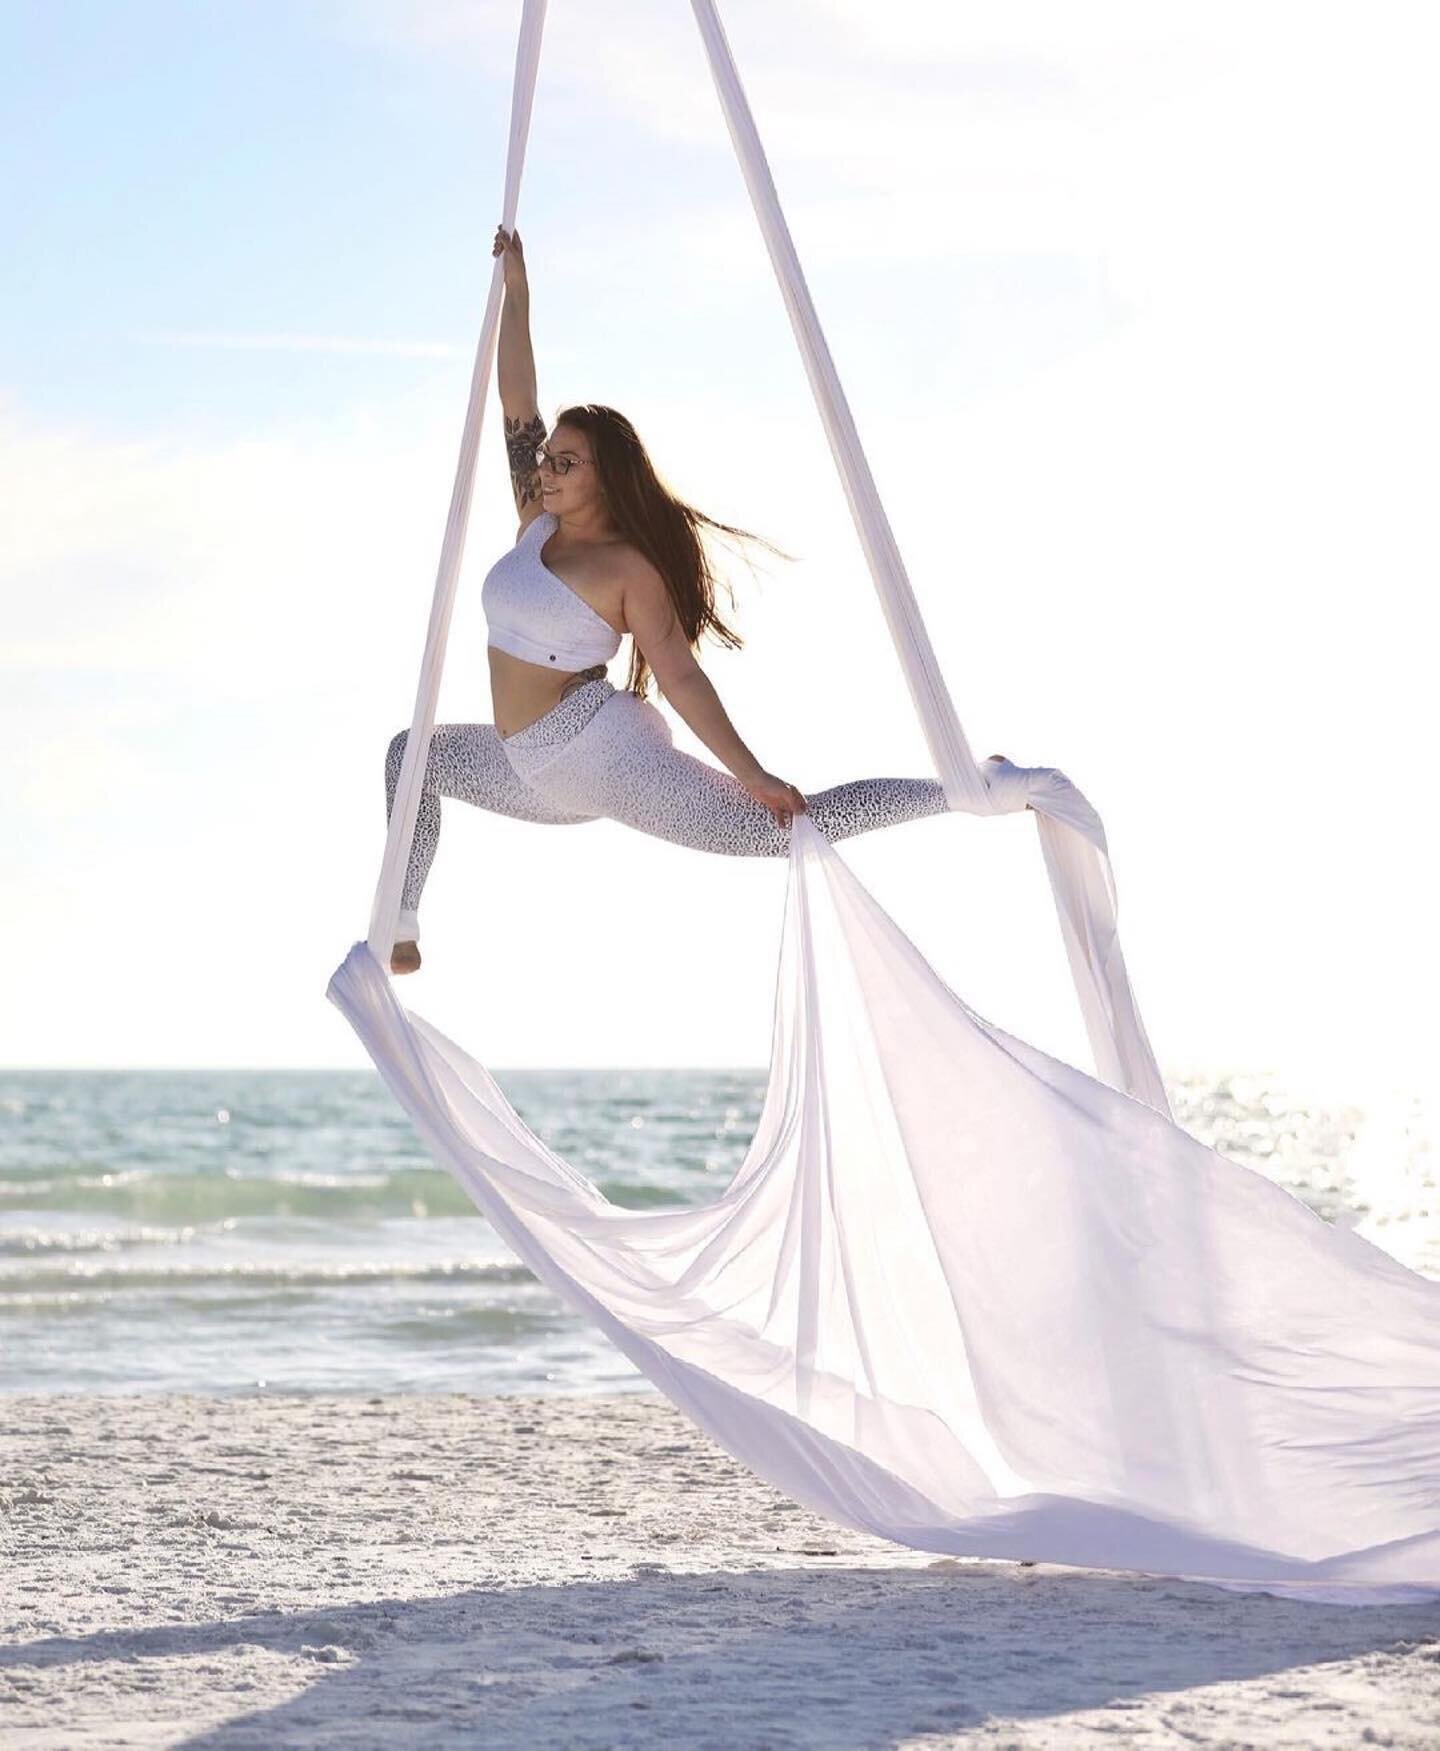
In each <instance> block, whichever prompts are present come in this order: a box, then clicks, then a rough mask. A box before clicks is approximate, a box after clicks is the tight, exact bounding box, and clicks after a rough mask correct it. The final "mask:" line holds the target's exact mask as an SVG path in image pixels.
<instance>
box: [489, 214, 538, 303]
mask: <svg viewBox="0 0 1440 1751" xmlns="http://www.w3.org/2000/svg"><path fill="white" fill-rule="evenodd" d="M501 253H503V254H504V256H505V290H506V291H507V292H524V291H528V290H529V285H530V282H529V279H528V278H527V276H526V273H525V245H524V244H523V243H521V241H520V233H519V232H518V231H507V230H506V229H505V227H504V226H503V225H497V226H496V227H495V242H494V245H493V246H492V248H491V250H490V254H491V255H492V256H496V255H500V254H501Z"/></svg>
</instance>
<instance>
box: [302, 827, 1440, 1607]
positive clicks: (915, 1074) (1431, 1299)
mask: <svg viewBox="0 0 1440 1751" xmlns="http://www.w3.org/2000/svg"><path fill="white" fill-rule="evenodd" d="M329 995H330V996H331V998H332V999H333V1000H334V1001H335V1002H336V1003H337V1004H338V1005H339V1007H340V1008H341V1009H342V1010H343V1011H344V1013H345V1014H346V1016H347V1017H348V1019H349V1020H350V1022H351V1023H352V1025H353V1026H354V1027H355V1029H356V1031H357V1032H358V1033H359V1035H360V1037H361V1039H362V1040H363V1041H364V1043H365V1045H366V1047H367V1049H368V1050H369V1052H370V1055H371V1056H372V1058H373V1059H374V1060H375V1063H376V1064H377V1066H378V1067H379V1069H380V1072H381V1074H382V1075H383V1076H384V1078H385V1080H386V1081H387V1083H388V1084H389V1086H390V1087H391V1088H392V1089H393V1091H394V1093H395V1095H396V1096H397V1098H398V1099H399V1100H400V1101H401V1103H402V1104H403V1105H404V1107H405V1108H406V1110H407V1111H408V1112H409V1113H410V1115H411V1117H412V1118H413V1120H414V1121H415V1124H416V1126H417V1128H418V1129H419V1131H420V1134H421V1136H422V1137H423V1138H424V1139H425V1141H426V1143H427V1144H428V1146H429V1147H430V1149H431V1150H432V1152H433V1153H434V1154H435V1156H436V1157H437V1159H439V1160H440V1161H441V1162H442V1163H444V1165H446V1166H447V1167H448V1168H449V1169H450V1170H451V1171H452V1172H453V1173H454V1174H455V1175H456V1177H457V1178H458V1179H459V1180H460V1182H461V1184H462V1185H464V1186H465V1188H466V1189H467V1190H468V1192H469V1193H470V1196H471V1197H472V1198H473V1200H474V1202H475V1204H476V1205H477V1207H478V1208H479V1209H480V1210H481V1211H482V1212H483V1213H484V1214H485V1215H486V1216H487V1217H488V1218H489V1219H490V1221H491V1222H492V1223H493V1224H494V1226H495V1228H496V1229H497V1230H498V1232H499V1233H500V1235H501V1236H502V1237H503V1238H504V1239H505V1240H506V1241H507V1242H508V1243H509V1244H510V1246H511V1247H513V1249H514V1250H515V1252H516V1253H517V1254H518V1255H519V1257H520V1258H521V1259H522V1260H523V1261H524V1262H525V1263H526V1264H527V1265H528V1266H529V1267H530V1269H531V1270H533V1271H534V1273H535V1274H536V1276H537V1277H538V1278H539V1279H540V1281H541V1282H543V1283H545V1284H547V1285H548V1286H549V1287H550V1288H551V1289H552V1290H554V1291H555V1293H556V1294H558V1295H560V1296H562V1297H563V1298H564V1299H565V1300H566V1301H567V1302H568V1303H569V1304H570V1305H571V1306H572V1307H575V1308H577V1309H578V1310H580V1311H581V1312H582V1313H584V1314H586V1315H588V1316H589V1317H590V1318H591V1319H592V1320H593V1321H594V1322H595V1323H596V1324H597V1325H598V1326H599V1327H600V1329H601V1330H602V1331H604V1332H605V1333H606V1334H607V1335H608V1336H609V1337H610V1339H611V1340H612V1341H613V1342H614V1343H615V1345H616V1346H617V1347H618V1348H619V1349H620V1350H621V1351H623V1352H624V1354H625V1355H627V1356H628V1357H629V1358H630V1360H631V1361H632V1362H633V1363H634V1364H635V1366H636V1367H637V1368H639V1369H641V1370H642V1371H643V1372H644V1373H645V1374H646V1375H648V1376H649V1378H650V1379H651V1380H652V1381H654V1382H655V1384H656V1385H657V1386H659V1387H660V1388H661V1389H662V1390H663V1391H665V1392H666V1393H668V1394H669V1395H670V1397H671V1398H672V1399H674V1400H675V1402H676V1403H677V1404H679V1405H680V1406H681V1407H682V1408H683V1409H684V1410H685V1411H686V1412H687V1413H688V1414H689V1415H690V1416H692V1417H693V1418H694V1419H695V1421H696V1422H697V1423H698V1424H699V1425H700V1426H701V1427H702V1428H704V1429H706V1430H707V1431H708V1432H709V1433H710V1434H711V1435H712V1436H713V1437H714V1439H715V1440H716V1441H717V1442H718V1443H719V1444H720V1445H721V1446H723V1447H724V1448H726V1449H727V1450H728V1451H729V1452H731V1453H733V1454H734V1455H735V1456H736V1457H737V1458H738V1459H740V1460H742V1461H744V1462H745V1463H746V1464H747V1465H750V1466H751V1467H753V1469H754V1470H755V1471H757V1472H758V1473H759V1474H760V1475H761V1476H762V1477H765V1478H767V1479H769V1480H770V1481H771V1482H772V1483H774V1484H775V1485H776V1486H777V1487H778V1488H780V1489H782V1490H785V1491H786V1492H788V1493H789V1494H790V1495H791V1496H793V1497H794V1498H795V1499H796V1500H797V1501H800V1502H802V1503H804V1504H805V1505H806V1506H808V1507H810V1508H813V1509H815V1510H817V1511H818V1512H820V1513H823V1514H826V1515H828V1516H829V1517H830V1518H832V1519H834V1520H836V1521H838V1522H840V1523H842V1524H844V1525H847V1526H850V1527H853V1528H855V1529H857V1530H862V1531H866V1532H872V1533H878V1534H880V1535H882V1536H884V1537H886V1538H890V1539H893V1540H895V1541H896V1542H897V1543H900V1544H905V1545H911V1546H914V1547H916V1548H919V1549H922V1550H929V1551H936V1552H940V1553H945V1554H951V1555H970V1556H976V1557H991V1558H995V1557H1000V1558H1023V1559H1036V1560H1041V1561H1046V1562H1057V1563H1069V1564H1075V1565H1078V1566H1084V1567H1094V1568H1106V1569H1130V1570H1140V1571H1144V1572H1147V1573H1158V1574H1170V1575H1182V1576H1186V1577H1189V1578H1192V1579H1207V1580H1214V1581H1217V1582H1219V1583H1221V1584H1231V1585H1236V1586H1239V1587H1253V1588H1262V1589H1265V1590H1269V1591H1273V1592H1280V1593H1291V1594H1294V1595H1296V1596H1299V1597H1306V1598H1312V1599H1318V1600H1331V1601H1336V1602H1357V1603H1359V1602H1367V1603H1368V1602H1373V1603H1391V1602H1395V1601H1399V1600H1405V1599H1412V1598H1414V1599H1418V1598H1425V1597H1429V1596H1440V1473H1437V1454H1440V1346H1437V1345H1436V1343H1435V1333H1436V1331H1437V1329H1440V1284H1437V1283H1435V1282H1432V1281H1430V1280H1429V1279H1428V1278H1424V1277H1422V1276H1420V1275H1418V1274H1417V1273H1415V1272H1413V1271H1411V1270H1409V1269H1408V1268H1407V1267H1405V1266H1403V1265H1401V1264H1400V1263H1398V1262H1397V1261H1396V1260H1394V1259H1392V1258H1391V1257H1390V1256H1389V1255H1388V1254H1386V1253H1384V1252H1383V1251H1381V1250H1380V1249H1378V1248H1377V1247H1375V1246H1373V1245H1372V1244H1371V1243H1370V1242H1368V1241H1367V1240H1365V1239H1363V1238H1362V1237H1360V1236H1358V1235H1356V1234H1354V1233H1352V1232H1350V1231H1349V1230H1348V1229H1344V1228H1339V1227H1332V1226H1331V1225H1329V1224H1327V1223H1326V1222H1325V1221H1324V1220H1322V1219H1321V1218H1320V1217H1318V1216H1316V1215H1315V1214H1313V1213H1312V1212H1311V1211H1310V1210H1309V1209H1308V1208H1307V1207H1306V1206H1305V1205H1304V1204H1303V1203H1301V1202H1300V1200H1299V1199H1297V1198H1295V1197H1294V1196H1292V1195H1291V1194H1290V1193H1289V1192H1287V1191H1285V1190H1284V1189H1283V1188H1281V1187H1279V1186H1277V1185H1275V1184H1273V1183H1272V1182H1271V1181H1269V1180H1267V1179H1266V1178H1265V1177H1264V1176H1263V1175H1261V1174H1259V1173H1257V1172H1255V1171H1254V1170H1252V1169H1250V1168H1247V1167H1243V1166H1241V1165H1239V1164H1238V1163H1236V1162H1232V1161H1229V1160H1228V1159H1226V1158H1225V1157H1224V1156H1222V1155H1219V1154H1218V1153H1216V1152H1215V1151H1214V1150H1212V1149H1209V1148H1207V1147H1206V1146H1205V1145H1203V1144H1201V1143H1199V1142H1197V1141H1196V1140H1195V1139H1194V1138H1192V1137H1191V1136H1189V1134H1188V1133H1187V1132H1185V1131H1183V1130H1182V1129H1180V1127H1178V1126H1177V1125H1175V1124H1173V1123H1172V1122H1171V1121H1170V1120H1169V1119H1167V1118H1166V1117H1164V1115H1162V1114H1160V1113H1157V1112H1156V1111H1154V1109H1153V1108H1151V1107H1149V1106H1148V1105H1146V1104H1144V1103H1143V1102H1140V1101H1137V1100H1134V1099H1132V1098H1131V1097H1129V1096H1128V1095H1125V1094H1122V1093H1120V1092H1118V1091H1117V1090H1115V1089H1112V1088H1109V1087H1107V1086H1106V1085H1105V1084H1103V1083H1101V1082H1099V1081H1098V1080H1096V1079H1095V1078H1093V1077H1091V1076H1088V1075H1086V1074H1085V1073H1084V1072H1083V1071H1081V1070H1078V1069H1075V1068H1073V1067H1072V1066H1070V1065H1068V1064H1065V1063H1062V1062H1060V1061H1059V1060H1057V1059H1055V1058H1052V1057H1049V1056H1048V1055H1047V1054H1046V1053H1044V1052H1042V1051H1040V1050H1038V1049H1037V1048H1036V1047H1034V1046H1030V1045H1027V1044H1026V1043H1025V1042H1024V1041H1023V1040H1020V1039H1017V1038H1015V1037H1014V1036H1013V1035H1010V1034H1007V1033H1005V1032H1004V1031H1003V1030H1001V1029H1000V1028H997V1027H995V1026H993V1025H992V1024H991V1023H989V1022H987V1021H985V1020H984V1019H983V1018H982V1017H980V1016H978V1015H976V1014H975V1013H974V1012H973V1011H972V1010H970V1009H969V1008H968V1007H967V1006H966V1005H965V1004H964V1003H963V1002H962V1001H961V999H960V998H959V997H957V996H956V995H955V994H954V993H953V992H952V991H950V990H949V989H948V988H947V987H946V985H945V984H944V983H943V981H942V980H941V979H940V978H939V976H938V975H937V974H936V973H935V972H934V970H933V969H932V968H931V967H930V965H929V964H928V962H927V961H926V959H925V958H924V956H923V955H922V954H921V953H920V952H919V950H918V949H917V948H916V947H915V945H914V944H913V943H912V942H911V941H910V940H909V939H908V938H907V937H906V936H905V935H904V933H903V932H902V931H901V930H900V929H899V928H898V926H897V925H896V924H895V923H894V922H893V920H892V919H890V918H889V916H888V915H887V914H886V913H885V912H884V911H883V910H882V909H881V907H880V906H879V905H878V904H877V902H876V901H875V900H874V898H873V897H872V896H871V895H870V894H869V893H868V892H867V891H866V889H865V888H864V887H863V886H862V884H861V883H860V882H859V881H858V879H857V878H856V877H855V875H854V873H853V872H852V871H851V870H850V869H849V867H848V866H847V865H846V863H845V862H844V860H843V858H842V856H841V854H840V853H839V852H838V851H837V850H836V848H835V847H834V846H832V845H830V844H829V843H828V842H827V841H826V840H825V839H824V837H823V836H822V835H821V834H820V833H819V832H817V831H816V830H815V829H814V827H813V826H812V825H811V824H810V823H809V822H808V821H806V820H805V819H804V818H803V817H801V818H800V819H799V820H798V821H797V823H796V827H795V829H794V831H793V834H792V849H791V856H790V861H789V865H788V887H787V894H786V906H785V921H784V933H783V944H782V952H781V964H780V973H779V981H778V986H777V990H776V1004H775V1014H774V1031H773V1041H772V1056H771V1064H770V1071H769V1080H768V1084H767V1090H766V1095H765V1100H764V1105H763V1109H762V1112H761V1116H760V1119H759V1123H758V1126H757V1129H756V1133H755V1137H754V1140H753V1142H752V1144H751V1146H750V1149H749V1152H748V1154H747V1155H746V1157H745V1160H744V1162H743V1163H742V1165H741V1167H740V1168H739V1170H738V1171H737V1172H736V1174H735V1176H734V1178H733V1179H732V1181H731V1183H730V1184H729V1185H728V1186H727V1187H726V1189H725V1190H724V1191H723V1192H722V1193H721V1195H720V1196H719V1197H718V1198H716V1199H715V1200H714V1201H713V1202H710V1203H708V1204H705V1205H703V1206H699V1207H686V1208H670V1209H648V1210H630V1209H625V1208H621V1207H618V1206H615V1205H612V1204H610V1203H608V1202H607V1201H606V1199H605V1198H604V1196H603V1195H602V1194H601V1192H600V1191H599V1190H598V1189H597V1188H596V1187H595V1186H594V1185H593V1184H592V1183H591V1182H590V1181H589V1180H588V1179H587V1178H586V1177H585V1176H584V1175H583V1174H581V1173H580V1172H578V1171H577V1170H576V1169H575V1168H574V1167H572V1166H570V1165H568V1164H567V1163H566V1162H564V1161H563V1160H562V1159H561V1158H560V1157H559V1156H557V1155H556V1154H555V1153H554V1152H553V1151H552V1150H550V1149H549V1148H547V1147H546V1145H545V1144H544V1143H543V1142H541V1141H540V1139H539V1138H537V1137H536V1136H534V1135H533V1133H532V1132H531V1131H530V1130H529V1129H528V1128H527V1126H526V1125H525V1124H524V1123H523V1121H522V1120H521V1118H520V1117H519V1115H518V1114H517V1113H516V1112H515V1111H514V1109H513V1108H512V1107H511V1105H510V1103H509V1101H508V1100H507V1099H506V1097H505V1095H504V1094H503V1093H502V1091H501V1090H500V1088H499V1086H498V1085H497V1084H496V1082H495V1081H494V1079H493V1078H492V1077H491V1076H490V1075H489V1073H488V1072H487V1071H486V1070H485V1069H484V1068H483V1067H482V1066H481V1065H479V1064H478V1063H476V1062H475V1061H474V1060H473V1059H472V1058H471V1057H469V1056H468V1055H467V1054H466V1053H465V1052H464V1051H463V1049H462V1048H461V1047H460V1046H458V1045H456V1044H455V1042H454V1041H452V1040H450V1039H447V1038H446V1037H445V1036H444V1035H443V1034H441V1033H440V1032H438V1031H437V1030H436V1029H434V1028H432V1027H431V1026H430V1025H429V1024H428V1023H426V1022H425V1021H423V1020H421V1019H420V1018H419V1017H418V1016H415V1015H412V1014H410V1013H409V1012H407V1011H406V1010H405V1009H403V1008H402V1007H401V1005H400V1004H399V1002H398V1001H397V999H396V997H395V994H394V990H393V988H392V986H391V983H390V980H389V978H388V976H387V975H386V973H385V972H384V971H383V970H382V969H381V967H380V966H379V965H378V963H377V962H376V961H375V958H374V956H373V954H372V953H371V951H370V949H369V947H368V946H367V945H366V944H365V943H356V944H355V946H354V948H353V949H352V950H351V952H350V954H349V956H348V957H347V958H346V960H345V962H344V963H343V964H342V966H341V967H340V968H339V969H338V970H337V972H336V974H335V976H334V978H333V979H332V981H331V985H330V989H329Z"/></svg>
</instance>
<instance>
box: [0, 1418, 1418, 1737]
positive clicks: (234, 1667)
mask: <svg viewBox="0 0 1440 1751" xmlns="http://www.w3.org/2000/svg"><path fill="white" fill-rule="evenodd" d="M0 1421H3V1431H4V1432H3V1435H0V1502H3V1508H4V1585H3V1589H0V1613H3V1619H4V1658H3V1663H0V1736H3V1742H4V1744H5V1745H6V1746H25V1747H36V1748H39V1747H47V1748H48V1747H57V1748H58V1747H70V1746H132V1745H133V1746H161V1745H167V1746H168V1745H187V1746H195V1745H204V1746H210V1745H214V1746H226V1747H241V1746H245V1747H252V1746H253V1747H256V1748H260V1747H276V1746H292V1745H295V1746H309V1745H317V1746H318V1745H347V1746H369V1745H377V1746H378V1745H385V1746H422V1745H423V1746H426V1747H432V1746H445V1745H462V1744H463V1745H473V1744H478V1743H483V1744H485V1745H487V1746H517V1747H518V1746H535V1745H545V1746H570V1745H574V1746H606V1745H625V1746H630V1745H677V1744H679V1745H695V1746H715V1747H734V1746H792V1745H834V1746H852V1745H853V1746H890V1745H978V1744H986V1745H1006V1746H1010V1745H1014V1746H1055V1747H1059V1746H1065V1747H1070V1746H1075V1745H1084V1744H1087V1743H1090V1742H1091V1741H1094V1742H1096V1743H1100V1742H1104V1743H1107V1744H1110V1745H1115V1744H1137V1745H1168V1744H1176V1745H1179V1744H1182V1743H1184V1744H1188V1745H1195V1744H1202V1745H1227V1746H1233V1745H1251V1744H1257V1745H1277V1746H1279V1745H1284V1746H1297V1747H1298V1746H1306V1747H1309V1746H1322V1745H1335V1746H1339V1745H1346V1746H1349V1745H1355V1744H1360V1743H1364V1744H1375V1745H1407V1746H1408V1745H1415V1746H1420V1745H1433V1744H1435V1743H1436V1742H1437V1740H1440V1607H1437V1606H1435V1605H1423V1606H1415V1605H1411V1606H1397V1607H1374V1608H1365V1609H1347V1608H1343V1607H1335V1606H1321V1605H1314V1604H1299V1603H1293V1602H1289V1601H1284V1600H1280V1599H1276V1598H1272V1597H1269V1596H1267V1595H1263V1594H1255V1595H1246V1596H1239V1595H1234V1594H1230V1593H1227V1592H1225V1591H1223V1590H1220V1589H1215V1588H1210V1587H1206V1586H1203V1585H1198V1584H1192V1583H1185V1582H1177V1581H1161V1580H1147V1579H1137V1578H1135V1577H1132V1576H1128V1575H1124V1574H1111V1573H1099V1572H1094V1571H1081V1570H1076V1569H1066V1568H1060V1567H1049V1566H1046V1565H1043V1564H1042V1565H1037V1566H1035V1567H1033V1568H1022V1567H1020V1566H1018V1565H1015V1564H1011V1563H983V1562H956V1561H954V1560H952V1559H948V1558H942V1559H935V1558H932V1557H929V1556H926V1555H925V1554H923V1553H920V1552H914V1551H908V1550H904V1549H901V1548H898V1547H896V1546H893V1545H890V1544H885V1543H882V1542H880V1541H879V1540H876V1539H872V1538H867V1537H861V1536H856V1535H854V1534H851V1533H848V1532H845V1531H843V1530H840V1529H838V1528H836V1527H833V1526H831V1525H828V1524H827V1523H825V1522H824V1521H822V1520H819V1519H817V1518H816V1517H815V1516H814V1515H812V1514H810V1513H808V1512H807V1511H806V1510H804V1509H802V1508H799V1507H796V1506H795V1505H794V1504H792V1503H789V1502H787V1501H786V1500H784V1499H783V1498H782V1497H780V1496H778V1495H777V1494H776V1493H775V1491H774V1490H772V1489H771V1488H770V1487H769V1486H768V1485H766V1484H764V1483H762V1482H760V1481H759V1480H757V1479H756V1478H754V1477H753V1476H752V1475H750V1474H749V1473H747V1472H746V1471H744V1470H743V1469H742V1468H741V1467H740V1466H738V1465H736V1464H735V1463H734V1462H733V1461H732V1460H731V1459H730V1458H729V1457H728V1456H727V1455H725V1454H724V1453H723V1452H721V1451H720V1450H719V1449H718V1448H717V1447H716V1446H715V1445H714V1443H713V1442H711V1441H710V1440H709V1439H708V1437H706V1436H705V1435H703V1434H701V1433H700V1432H699V1431H697V1430H695V1429H694V1428H693V1427H692V1426H691V1425H690V1424H688V1423H687V1422H686V1421H685V1419H684V1418H683V1417H681V1416H680V1414H679V1413H678V1412H677V1411H676V1410H675V1409H674V1408H673V1407H672V1406H671V1405H670V1404H669V1403H668V1402H667V1401H666V1400H664V1399H662V1398H660V1397H658V1396H655V1395H652V1394H649V1393H646V1394H629V1395H618V1396H612V1397H607V1398H594V1397H496V1398H479V1397H469V1396H462V1395H448V1396H446V1395H440V1396H420V1395H402V1394H388V1395H385V1396H380V1397H371V1398H365V1397H360V1396H353V1397H341V1396H332V1397H308V1396H302V1395H293V1396H292V1395H268V1394H267V1395H252V1396H248V1397H232V1398H203V1397H196V1396H186V1395H163V1396H127V1397H103V1396H102V1397H92V1396H79V1395H31V1396H23V1397H11V1398H7V1399H5V1400H4V1401H3V1418H0Z"/></svg>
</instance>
